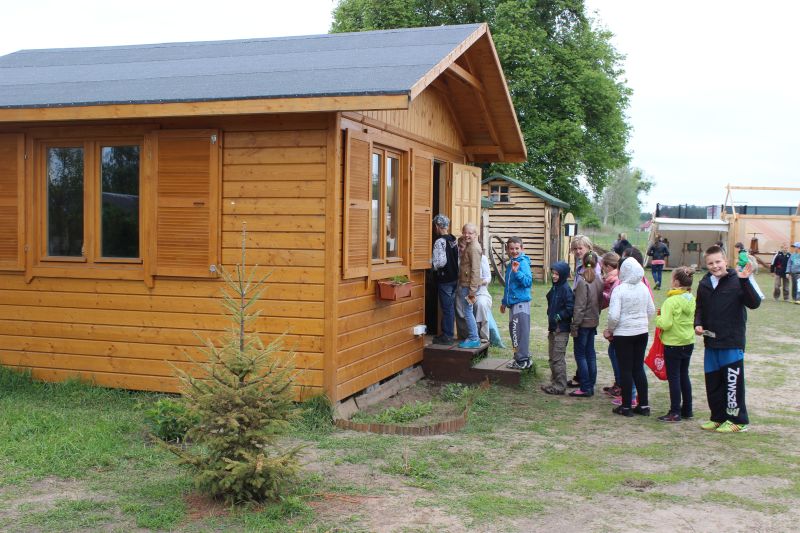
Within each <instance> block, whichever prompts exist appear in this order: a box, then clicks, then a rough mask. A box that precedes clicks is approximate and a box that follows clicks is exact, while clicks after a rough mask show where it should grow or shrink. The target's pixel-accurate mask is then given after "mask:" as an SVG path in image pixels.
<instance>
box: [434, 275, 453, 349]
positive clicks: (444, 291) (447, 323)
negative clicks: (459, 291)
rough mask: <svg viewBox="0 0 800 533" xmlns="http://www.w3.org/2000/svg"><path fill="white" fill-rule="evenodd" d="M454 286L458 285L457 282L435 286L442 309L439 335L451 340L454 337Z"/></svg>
mask: <svg viewBox="0 0 800 533" xmlns="http://www.w3.org/2000/svg"><path fill="white" fill-rule="evenodd" d="M456 285H458V281H448V282H447V283H439V284H438V285H437V288H438V291H439V305H440V306H441V308H442V325H441V328H440V329H439V333H440V334H441V335H444V336H445V337H450V338H451V339H452V338H453V337H454V336H455V335H454V333H453V324H454V323H455V321H456Z"/></svg>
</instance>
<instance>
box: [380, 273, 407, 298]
mask: <svg viewBox="0 0 800 533" xmlns="http://www.w3.org/2000/svg"><path fill="white" fill-rule="evenodd" d="M377 285H378V298H380V299H381V300H399V299H400V298H410V297H411V281H410V280H408V278H405V280H400V279H386V280H379V281H378V284H377Z"/></svg>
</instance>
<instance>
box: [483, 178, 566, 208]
mask: <svg viewBox="0 0 800 533" xmlns="http://www.w3.org/2000/svg"><path fill="white" fill-rule="evenodd" d="M498 179H499V180H504V181H507V182H509V183H513V184H514V185H516V186H517V187H519V188H520V189H523V190H524V191H527V192H529V193H531V194H533V195H534V196H537V197H539V198H541V199H542V200H544V201H545V202H547V203H548V204H550V205H555V206H558V207H563V208H564V209H569V204H568V203H567V202H565V201H564V200H559V199H558V198H556V197H555V196H553V195H551V194H547V193H546V192H544V191H543V190H541V189H537V188H536V187H534V186H533V185H531V184H529V183H525V182H524V181H520V180H518V179H515V178H512V177H510V176H504V175H503V174H492V175H491V176H489V177H488V178H484V179H483V180H481V184H486V183H489V182H490V181H494V180H498Z"/></svg>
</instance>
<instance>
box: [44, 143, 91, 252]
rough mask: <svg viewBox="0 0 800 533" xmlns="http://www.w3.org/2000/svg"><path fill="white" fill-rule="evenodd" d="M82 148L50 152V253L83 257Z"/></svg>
mask: <svg viewBox="0 0 800 533" xmlns="http://www.w3.org/2000/svg"><path fill="white" fill-rule="evenodd" d="M82 248H83V148H48V149H47V254H48V255H51V256H71V257H80V256H81V255H82V253H81V251H82V250H81V249H82Z"/></svg>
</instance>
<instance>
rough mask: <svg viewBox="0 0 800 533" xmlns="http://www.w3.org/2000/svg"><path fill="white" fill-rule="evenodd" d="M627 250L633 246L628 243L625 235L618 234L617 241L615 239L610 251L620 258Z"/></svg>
mask: <svg viewBox="0 0 800 533" xmlns="http://www.w3.org/2000/svg"><path fill="white" fill-rule="evenodd" d="M628 248H633V245H632V244H631V243H630V242H629V241H628V236H627V235H626V234H625V233H620V234H619V239H617V242H616V243H615V244H614V247H613V248H612V250H614V252H615V253H616V254H617V255H618V256H620V257H622V253H623V252H624V251H625V250H627V249H628Z"/></svg>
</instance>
